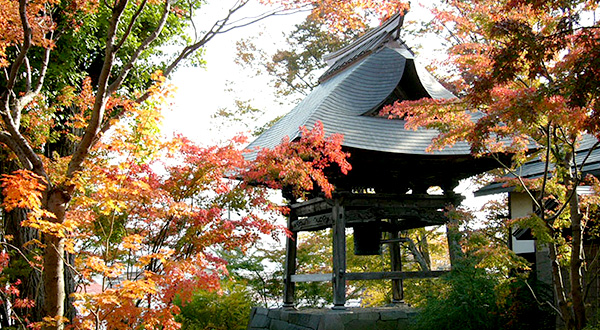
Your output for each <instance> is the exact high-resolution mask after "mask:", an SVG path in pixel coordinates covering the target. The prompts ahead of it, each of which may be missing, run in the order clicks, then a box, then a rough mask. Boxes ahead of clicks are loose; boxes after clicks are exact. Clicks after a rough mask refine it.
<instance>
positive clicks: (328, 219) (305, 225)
mask: <svg viewBox="0 0 600 330" xmlns="http://www.w3.org/2000/svg"><path fill="white" fill-rule="evenodd" d="M331 226H333V217H332V215H331V213H327V214H321V215H313V216H310V217H306V218H302V219H298V220H295V221H294V222H292V224H291V227H290V228H289V230H291V231H292V232H299V231H312V230H321V229H325V228H330V227H331Z"/></svg>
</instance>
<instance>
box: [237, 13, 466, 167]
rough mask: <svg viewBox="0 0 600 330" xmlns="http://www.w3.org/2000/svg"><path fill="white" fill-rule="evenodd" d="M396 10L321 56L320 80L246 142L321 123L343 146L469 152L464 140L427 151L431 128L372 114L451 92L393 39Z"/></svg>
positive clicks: (265, 144) (267, 140) (258, 144)
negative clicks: (323, 61)
mask: <svg viewBox="0 0 600 330" xmlns="http://www.w3.org/2000/svg"><path fill="white" fill-rule="evenodd" d="M401 25H402V16H401V15H396V16H394V17H392V18H391V19H389V20H388V21H387V22H386V23H384V24H383V25H382V26H380V27H379V28H377V29H374V30H372V31H370V32H368V33H366V34H365V35H364V36H363V37H361V38H359V39H358V40H357V41H355V42H354V43H353V44H351V45H349V46H347V47H345V48H343V49H341V50H339V51H337V52H334V53H332V54H329V55H327V56H326V57H325V59H326V60H328V63H329V64H330V65H329V67H328V69H327V71H326V72H325V73H324V74H323V76H322V77H321V78H320V79H319V80H320V84H319V85H318V86H317V87H316V88H315V89H314V90H313V91H312V92H311V93H310V94H309V95H308V96H307V97H306V98H305V99H304V100H303V101H301V102H300V103H299V104H298V105H297V106H296V107H295V108H294V109H293V110H292V111H290V112H289V113H288V114H287V115H285V116H284V117H283V118H282V119H281V120H279V121H278V122H277V123H275V124H274V125H273V126H272V127H271V128H269V129H268V130H266V131H265V132H264V133H263V134H262V135H261V136H259V137H258V138H257V139H256V140H255V141H253V142H252V143H251V144H250V145H249V146H248V147H247V149H248V150H252V151H251V152H250V154H248V155H247V158H249V159H252V158H254V157H255V156H256V152H257V151H256V150H257V149H261V148H272V147H274V146H276V145H277V144H279V143H280V142H281V140H282V138H283V137H285V136H288V137H289V138H290V140H294V139H296V138H299V136H300V130H299V127H300V126H305V127H307V128H312V127H313V126H314V124H315V123H316V122H317V121H321V122H322V123H323V127H324V130H325V134H326V135H331V134H334V133H341V134H343V136H344V142H343V146H344V147H347V148H352V149H359V150H367V151H377V152H386V153H395V154H410V155H429V156H431V155H445V156H452V155H461V156H464V155H469V153H470V149H469V146H468V144H466V143H458V144H456V145H455V146H453V147H452V148H445V149H444V150H441V151H435V152H433V153H432V152H428V151H427V150H426V149H427V147H429V145H430V144H431V140H432V138H434V137H435V136H436V135H437V131H434V130H425V129H419V130H416V131H415V130H412V129H405V121H404V120H400V119H388V118H383V117H377V116H374V115H373V114H374V112H376V111H378V110H379V109H380V108H381V107H382V106H383V105H385V104H389V103H392V102H393V101H395V100H404V99H408V100H417V99H420V98H423V97H431V98H434V99H448V98H453V97H455V96H454V95H453V94H452V93H451V92H450V91H448V90H447V89H446V88H444V87H443V86H442V85H441V84H440V83H439V82H438V81H437V80H436V79H435V78H434V77H433V76H432V75H431V74H430V73H429V72H427V70H426V69H425V68H424V67H423V66H422V65H420V64H419V63H418V62H417V61H416V60H415V57H414V54H413V53H412V52H411V51H410V49H409V48H408V47H407V46H406V45H405V44H404V42H402V41H401V40H399V39H398V37H397V34H398V33H397V32H398V30H399V29H400V27H401Z"/></svg>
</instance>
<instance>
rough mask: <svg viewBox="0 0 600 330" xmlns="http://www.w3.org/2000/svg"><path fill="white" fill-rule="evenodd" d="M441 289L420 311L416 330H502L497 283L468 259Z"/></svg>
mask: <svg viewBox="0 0 600 330" xmlns="http://www.w3.org/2000/svg"><path fill="white" fill-rule="evenodd" d="M441 281H442V282H443V283H442V284H443V285H442V287H441V288H440V289H439V290H438V291H436V292H435V293H436V294H435V295H433V296H431V297H430V298H429V299H428V300H427V302H426V303H425V306H424V307H423V309H422V310H421V312H420V314H419V317H418V320H417V324H416V327H415V330H430V329H445V330H452V329H461V330H465V329H466V330H468V329H477V330H491V329H500V326H499V325H500V318H499V310H498V305H497V303H496V301H497V294H496V291H495V287H496V285H497V283H498V282H497V280H496V278H495V277H492V276H490V275H489V274H487V273H486V271H485V270H484V269H481V268H476V267H475V260H474V259H473V258H465V259H464V260H463V261H462V262H461V264H459V265H456V267H455V268H454V269H453V270H452V272H451V273H450V274H449V275H447V276H445V277H444V278H442V279H441Z"/></svg>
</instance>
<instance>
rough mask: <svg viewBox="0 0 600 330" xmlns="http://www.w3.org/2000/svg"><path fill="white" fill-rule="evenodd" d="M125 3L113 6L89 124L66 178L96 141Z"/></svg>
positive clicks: (73, 171)
mask: <svg viewBox="0 0 600 330" xmlns="http://www.w3.org/2000/svg"><path fill="white" fill-rule="evenodd" d="M127 2H128V0H118V1H117V3H116V5H115V8H114V9H113V14H112V16H111V19H110V23H109V24H110V25H109V28H108V32H107V35H106V50H105V58H104V64H103V66H102V71H101V72H100V78H99V80H98V90H97V92H96V99H95V101H94V107H93V108H92V114H91V117H90V120H89V124H88V126H87V128H86V130H85V133H84V134H83V137H82V139H81V142H80V143H79V145H78V146H77V150H76V151H75V153H73V156H72V158H71V161H70V162H69V167H68V169H67V173H66V176H67V178H70V177H72V176H73V174H74V173H75V172H77V171H79V170H80V169H81V166H82V164H83V161H84V160H85V158H86V156H87V155H88V153H89V151H90V148H91V146H92V144H93V143H94V141H95V140H96V139H97V135H98V133H99V128H100V125H101V124H102V120H103V118H104V110H105V108H106V100H107V89H108V79H109V77H110V72H111V70H112V67H113V65H114V59H115V50H114V41H115V36H116V34H117V29H118V27H119V23H120V22H121V17H122V15H123V12H124V11H125V7H126V6H127Z"/></svg>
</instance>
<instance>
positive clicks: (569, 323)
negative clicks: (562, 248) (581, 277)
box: [549, 243, 575, 329]
mask: <svg viewBox="0 0 600 330" xmlns="http://www.w3.org/2000/svg"><path fill="white" fill-rule="evenodd" d="M549 251H550V260H551V262H552V278H553V281H552V282H553V283H554V292H555V294H556V301H557V304H558V310H559V311H560V313H561V314H562V315H561V316H562V319H563V321H564V322H565V327H566V328H567V329H572V328H573V325H574V323H575V322H574V318H573V313H572V312H571V308H569V304H568V303H567V297H566V295H565V293H566V288H565V284H564V281H563V277H562V272H561V270H560V264H559V263H558V254H557V249H556V244H554V243H550V244H549Z"/></svg>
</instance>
